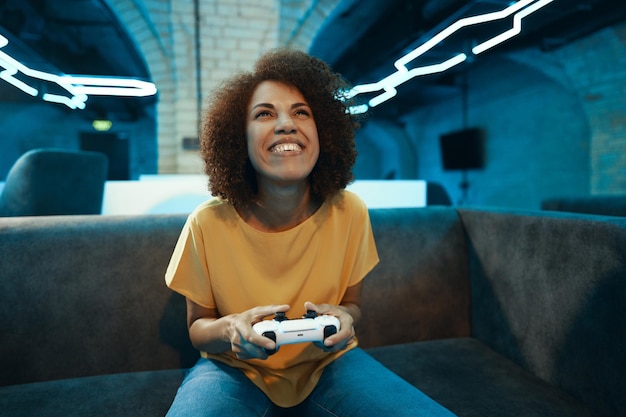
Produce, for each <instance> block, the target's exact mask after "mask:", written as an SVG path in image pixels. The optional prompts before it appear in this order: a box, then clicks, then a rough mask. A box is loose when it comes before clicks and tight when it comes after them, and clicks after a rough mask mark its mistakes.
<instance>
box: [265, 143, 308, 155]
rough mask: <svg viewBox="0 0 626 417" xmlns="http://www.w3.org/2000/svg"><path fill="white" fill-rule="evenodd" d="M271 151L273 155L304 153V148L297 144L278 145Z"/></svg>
mask: <svg viewBox="0 0 626 417" xmlns="http://www.w3.org/2000/svg"><path fill="white" fill-rule="evenodd" d="M270 151H271V152H272V153H282V152H300V151H302V147H301V146H300V145H298V144H297V143H279V144H278V145H275V146H273V147H272V148H271V149H270Z"/></svg>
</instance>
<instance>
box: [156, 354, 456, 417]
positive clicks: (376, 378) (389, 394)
mask: <svg viewBox="0 0 626 417" xmlns="http://www.w3.org/2000/svg"><path fill="white" fill-rule="evenodd" d="M387 415H393V416H394V417H401V416H407V417H408V416H411V417H415V416H424V417H426V416H428V417H435V416H436V417H439V416H441V417H450V416H454V414H452V413H451V412H450V411H448V410H447V409H445V408H444V407H443V406H441V405H439V404H438V403H436V402H435V401H433V400H432V399H430V398H429V397H428V396H426V395H425V394H424V393H422V392H421V391H420V390H418V389H417V388H415V387H413V386H412V385H411V384H409V383H408V382H406V381H404V380H403V379H402V378H400V377H398V376H397V375H396V374H394V373H393V372H391V371H389V370H388V369H387V368H385V367H384V366H383V365H381V364H380V363H379V362H377V361H376V360H374V359H373V358H372V357H371V356H370V355H368V354H367V353H365V352H364V351H363V350H362V349H359V348H356V349H352V350H351V351H349V352H346V353H345V354H344V355H343V356H341V357H340V358H338V359H337V360H335V361H334V362H333V363H331V364H330V365H328V366H327V367H326V368H325V369H324V372H323V373H322V377H321V379H320V381H319V383H318V384H317V386H316V388H315V389H314V390H313V392H312V393H311V395H309V397H308V398H307V399H306V400H304V401H303V402H302V403H300V404H298V405H297V406H295V407H292V408H281V407H278V406H276V405H274V404H273V403H272V402H271V401H270V400H269V399H268V398H267V396H266V395H265V394H264V393H263V391H261V390H260V389H258V388H257V387H256V386H255V385H254V384H253V383H252V382H251V381H250V380H249V379H248V378H247V377H246V376H245V375H244V374H243V372H241V371H240V370H238V369H234V368H231V367H229V366H228V365H225V364H222V363H221V362H219V361H212V360H208V359H202V358H201V359H200V360H198V362H197V363H196V365H195V366H194V367H193V368H192V369H191V370H190V371H189V372H188V374H187V376H186V377H185V379H184V381H183V383H182V384H181V386H180V388H179V389H178V393H177V394H176V398H174V402H173V403H172V406H171V408H170V410H169V412H168V414H167V417H196V416H197V417H200V416H202V417H209V416H211V417H212V416H219V417H223V416H237V417H242V416H263V417H278V416H297V417H306V416H315V417H318V416H334V417H337V416H360V417H365V416H376V417H380V416H387Z"/></svg>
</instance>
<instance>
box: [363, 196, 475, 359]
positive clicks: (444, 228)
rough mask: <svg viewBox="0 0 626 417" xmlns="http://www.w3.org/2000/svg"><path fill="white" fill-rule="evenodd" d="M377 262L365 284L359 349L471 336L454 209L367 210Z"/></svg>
mask: <svg viewBox="0 0 626 417" xmlns="http://www.w3.org/2000/svg"><path fill="white" fill-rule="evenodd" d="M370 219H371V222H372V228H373V231H374V238H375V240H376V247H377V249H378V255H379V258H380V263H379V264H378V265H377V266H376V267H375V268H374V269H373V270H372V272H371V273H370V275H369V276H368V277H367V278H366V279H365V282H364V284H363V294H362V299H361V305H362V308H361V310H362V315H363V316H362V319H361V324H360V325H359V327H358V328H357V335H358V337H359V341H360V344H361V346H362V347H366V348H367V347H374V346H381V345H388V344H397V343H407V342H414V341H418V340H429V339H441V338H449V337H463V336H469V334H470V288H469V272H468V268H469V267H468V258H467V247H466V243H465V234H464V231H463V225H462V223H461V221H460V218H459V216H458V214H457V211H456V210H455V209H454V208H452V207H427V208H421V209H420V208H418V209H415V208H398V209H373V210H370Z"/></svg>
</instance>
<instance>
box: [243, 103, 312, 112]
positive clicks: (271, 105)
mask: <svg viewBox="0 0 626 417" xmlns="http://www.w3.org/2000/svg"><path fill="white" fill-rule="evenodd" d="M257 107H269V108H270V109H273V108H274V105H273V104H271V103H257V104H255V105H254V106H252V110H254V109H256V108H257ZM297 107H311V106H309V105H308V104H307V103H293V104H292V105H291V108H292V109H295V108H297Z"/></svg>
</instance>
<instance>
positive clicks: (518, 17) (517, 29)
mask: <svg viewBox="0 0 626 417" xmlns="http://www.w3.org/2000/svg"><path fill="white" fill-rule="evenodd" d="M552 1H554V0H540V1H539V2H537V3H535V4H533V5H532V6H529V7H527V8H525V9H524V10H522V11H521V12H519V13H517V14H515V16H513V27H512V28H511V29H509V30H507V31H506V32H503V33H501V34H500V35H498V36H495V37H493V38H491V39H489V40H487V41H485V42H483V43H481V44H479V45H476V46H475V47H474V48H472V53H473V54H474V55H478V54H480V53H482V52H485V51H486V50H487V49H489V48H493V47H494V46H496V45H498V44H500V43H502V42H504V41H506V40H509V39H511V38H512V37H514V36H517V35H519V34H520V33H522V19H524V18H525V17H526V16H528V15H530V14H531V13H534V12H536V11H537V10H539V9H541V8H542V7H543V6H545V5H547V4H548V3H551V2H552Z"/></svg>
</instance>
